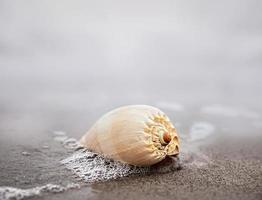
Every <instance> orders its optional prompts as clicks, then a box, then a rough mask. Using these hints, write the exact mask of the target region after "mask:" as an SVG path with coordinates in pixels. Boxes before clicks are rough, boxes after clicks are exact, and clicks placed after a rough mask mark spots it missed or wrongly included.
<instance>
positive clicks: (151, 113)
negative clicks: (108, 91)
mask: <svg viewBox="0 0 262 200" xmlns="http://www.w3.org/2000/svg"><path fill="white" fill-rule="evenodd" d="M80 144H81V145H82V146H83V147H86V148H88V149H89V150H92V151H94V152H97V153H100V154H103V155H104V156H106V157H109V158H112V159H114V160H118V161H121V162H124V163H128V164H131V165H136V166H148V165H153V164H155V163H158V162H160V161H161V160H163V159H164V158H165V157H166V156H167V155H177V154H178V153H179V139H178V135H177V132H176V129H175V127H174V126H173V124H172V123H171V121H170V120H169V118H168V117H167V116H166V115H165V114H164V113H163V112H162V111H161V110H159V109H158V108H155V107H152V106H147V105H130V106H124V107H120V108H117V109H115V110H112V111H110V112H109V113H107V114H105V115H104V116H102V117H101V118H100V119H99V120H98V121H97V122H96V123H95V124H94V125H93V126H92V127H91V129H90V130H89V131H88V132H87V133H86V134H85V135H84V136H83V137H82V138H81V140H80Z"/></svg>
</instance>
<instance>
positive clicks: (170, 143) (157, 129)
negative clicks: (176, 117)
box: [144, 114, 179, 155]
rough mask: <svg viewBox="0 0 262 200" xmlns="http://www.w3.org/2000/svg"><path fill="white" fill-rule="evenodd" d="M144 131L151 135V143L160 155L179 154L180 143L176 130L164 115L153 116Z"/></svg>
mask: <svg viewBox="0 0 262 200" xmlns="http://www.w3.org/2000/svg"><path fill="white" fill-rule="evenodd" d="M144 131H145V132H146V133H147V134H149V135H150V143H151V144H152V147H153V148H154V149H155V153H156V154H158V155H175V154H178V153H179V149H178V146H179V141H178V136H177V133H176V129H175V128H174V126H173V125H172V123H171V122H170V120H169V119H168V118H167V116H165V115H163V114H157V115H153V116H152V117H151V118H150V120H149V121H148V122H147V123H146V124H145V128H144Z"/></svg>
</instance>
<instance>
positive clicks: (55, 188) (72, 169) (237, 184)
mask: <svg viewBox="0 0 262 200" xmlns="http://www.w3.org/2000/svg"><path fill="white" fill-rule="evenodd" d="M171 104H172V102H168V103H165V104H164V103H162V105H165V106H164V107H165V108H163V109H164V111H165V112H166V113H168V115H169V116H170V118H171V119H173V120H174V121H176V122H177V123H176V127H177V129H178V130H179V133H180V136H181V155H180V161H177V160H175V161H174V160H172V161H170V160H167V161H164V162H163V163H161V164H159V165H157V166H154V167H152V168H150V169H148V168H143V169H141V168H132V167H130V166H126V165H121V164H120V163H116V162H114V161H111V160H106V159H103V158H102V157H100V155H95V156H94V154H93V153H92V152H88V151H87V152H85V151H82V150H81V149H80V150H76V147H77V146H76V142H77V138H79V137H80V136H81V135H82V131H81V130H80V129H77V128H76V127H72V126H64V127H62V128H63V129H57V128H61V127H52V126H50V129H44V128H43V126H41V124H39V120H40V121H41V120H42V118H39V116H37V115H36V116H37V117H32V118H30V116H23V115H22V116H20V117H16V118H15V117H14V116H13V114H9V115H8V116H7V117H8V118H9V120H11V122H13V124H16V125H17V124H19V125H20V126H19V127H16V128H12V126H11V125H10V124H12V123H11V122H10V121H9V123H3V124H1V129H2V130H1V131H2V133H3V134H2V135H1V140H0V142H1V145H0V168H1V172H0V199H1V198H2V199H57V200H60V199H125V200H127V199H261V198H262V167H261V166H262V145H261V141H262V135H261V127H260V126H257V124H259V122H260V115H259V112H258V113H256V116H257V117H256V118H254V117H249V115H245V114H243V111H241V112H242V113H241V115H239V116H226V114H225V113H228V112H229V111H225V113H221V112H222V111H223V109H224V110H225V109H227V107H224V108H223V109H220V111H219V112H216V113H215V112H214V109H213V110H212V112H208V110H207V109H205V112H204V113H203V112H202V111H203V108H201V107H196V108H194V109H192V110H193V111H194V113H193V114H192V110H190V112H188V111H187V109H188V108H186V107H185V110H184V111H177V112H176V115H174V114H173V113H174V111H173V109H174V106H172V105H171ZM169 105H171V107H170V108H169ZM175 105H177V104H175ZM211 106H212V105H210V106H209V107H211ZM220 107H221V106H220ZM209 110H211V109H209ZM221 110H222V111H221ZM231 110H232V109H231ZM250 112H251V111H249V113H250ZM236 115H237V114H236ZM225 116H226V117H225ZM252 116H253V115H252ZM175 119H180V120H175ZM50 120H51V121H52V120H53V119H50ZM229 121H230V123H229ZM29 122H30V123H29ZM47 122H49V123H50V121H47ZM254 122H256V123H254ZM21 125H23V126H21ZM74 130H76V132H74ZM18 132H19V133H21V135H19V134H18V135H16V134H17V133H18ZM22 133H24V134H22ZM108 166H109V168H108ZM1 195H2V196H1Z"/></svg>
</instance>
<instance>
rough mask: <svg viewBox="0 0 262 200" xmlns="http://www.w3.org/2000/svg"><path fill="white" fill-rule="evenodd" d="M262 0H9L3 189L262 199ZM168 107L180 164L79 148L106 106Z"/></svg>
mask: <svg viewBox="0 0 262 200" xmlns="http://www.w3.org/2000/svg"><path fill="white" fill-rule="evenodd" d="M261 8H262V5H261V2H258V1H253V0H248V1H247V0H244V1H234V0H230V1H228V0H227V1H226V0H221V1H217V2H208V1H197V2H188V1H163V2H159V1H150V2H149V1H127V2H126V1H125V2H123V1H115V0H114V1H104V0H101V1H74V2H73V1H72V2H63V3H59V2H54V1H51V0H50V1H48V0H47V1H37V2H36V1H28V2H21V1H9V0H2V1H1V2H0V27H1V31H0V91H1V92H0V199H1V200H2V199H3V200H7V199H8V200H10V199H48V200H55V199H56V200H67V199H72V200H73V199H92V200H93V199H94V200H96V199H97V200H98V199H102V200H103V199H105V200H106V199H108V200H111V199H112V200H113V199H123V200H129V199H130V200H131V199H136V200H138V199H142V200H145V199H165V200H167V199H181V200H182V199H183V200H186V199H203V200H204V199H228V200H232V199H237V200H241V199H243V200H246V199H254V200H261V199H262V106H261V102H262V92H261V91H262V79H261V74H262V67H261V65H262V60H261V58H262V56H261V55H262V49H261V47H262V34H261V33H262V26H261V21H262V13H261ZM130 104H145V105H151V106H155V107H158V108H159V109H161V110H162V111H164V112H165V113H166V114H167V115H168V116H169V118H170V120H171V121H172V122H173V123H174V125H175V127H176V128H177V131H178V134H179V137H180V139H181V151H180V155H179V159H180V160H179V161H178V159H177V158H169V159H168V160H165V161H163V162H162V163H160V164H158V165H157V166H153V167H150V168H149V169H140V168H135V167H132V166H127V165H123V164H121V163H117V162H114V161H112V160H107V159H104V158H103V157H101V156H100V155H95V154H94V153H92V152H89V151H87V150H83V151H82V150H81V149H80V150H79V149H78V150H76V145H77V142H78V140H79V139H80V138H81V136H82V135H83V134H85V133H86V131H87V130H88V129H89V128H90V127H91V126H92V125H93V124H94V123H95V121H96V120H97V119H99V118H100V117H101V116H102V115H103V114H105V113H106V112H108V111H110V110H112V109H114V108H117V107H120V106H123V105H130Z"/></svg>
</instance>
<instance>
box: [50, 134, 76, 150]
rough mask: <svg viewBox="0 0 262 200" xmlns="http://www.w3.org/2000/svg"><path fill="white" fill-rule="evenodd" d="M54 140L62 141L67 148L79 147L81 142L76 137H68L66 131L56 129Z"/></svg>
mask: <svg viewBox="0 0 262 200" xmlns="http://www.w3.org/2000/svg"><path fill="white" fill-rule="evenodd" d="M53 134H54V140H55V141H57V142H60V143H61V144H62V145H63V146H64V147H65V148H66V149H77V148H78V147H79V142H78V140H76V139H75V138H71V137H68V136H67V134H66V132H64V131H54V132H53Z"/></svg>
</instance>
